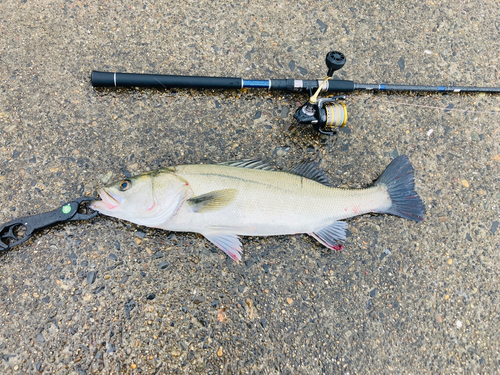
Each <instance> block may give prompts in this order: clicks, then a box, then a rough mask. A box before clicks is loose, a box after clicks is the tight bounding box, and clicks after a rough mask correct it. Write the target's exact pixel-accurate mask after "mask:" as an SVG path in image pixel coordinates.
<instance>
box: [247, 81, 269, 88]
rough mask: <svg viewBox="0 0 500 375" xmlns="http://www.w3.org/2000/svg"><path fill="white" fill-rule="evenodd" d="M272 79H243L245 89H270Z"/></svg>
mask: <svg viewBox="0 0 500 375" xmlns="http://www.w3.org/2000/svg"><path fill="white" fill-rule="evenodd" d="M270 83H271V82H270V80H268V79H266V80H265V81H263V80H259V81H257V80H248V79H244V80H243V88H244V89H262V88H265V89H268V88H269V87H270Z"/></svg>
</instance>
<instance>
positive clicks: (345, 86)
mask: <svg viewBox="0 0 500 375" xmlns="http://www.w3.org/2000/svg"><path fill="white" fill-rule="evenodd" d="M353 91H354V82H353V81H344V80H335V79H333V80H332V79H331V80H329V81H328V90H327V92H353Z"/></svg>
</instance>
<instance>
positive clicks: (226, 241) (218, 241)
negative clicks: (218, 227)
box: [202, 233, 243, 262]
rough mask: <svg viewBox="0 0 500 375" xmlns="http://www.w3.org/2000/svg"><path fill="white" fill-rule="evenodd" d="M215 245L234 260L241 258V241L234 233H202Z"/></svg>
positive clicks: (237, 260)
mask: <svg viewBox="0 0 500 375" xmlns="http://www.w3.org/2000/svg"><path fill="white" fill-rule="evenodd" d="M202 235H203V236H205V238H206V239H207V240H209V241H210V242H212V243H213V244H214V245H215V246H217V247H218V248H219V249H221V250H222V251H223V252H225V253H226V254H227V255H229V256H230V257H231V259H233V260H234V261H236V262H239V260H240V259H241V252H242V251H243V250H241V242H240V240H239V239H238V236H237V235H236V234H234V233H202Z"/></svg>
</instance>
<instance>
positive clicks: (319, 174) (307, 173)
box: [288, 160, 332, 186]
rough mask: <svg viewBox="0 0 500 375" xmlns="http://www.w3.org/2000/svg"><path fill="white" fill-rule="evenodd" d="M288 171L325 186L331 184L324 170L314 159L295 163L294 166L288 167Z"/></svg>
mask: <svg viewBox="0 0 500 375" xmlns="http://www.w3.org/2000/svg"><path fill="white" fill-rule="evenodd" d="M288 173H292V174H295V175H297V176H302V177H305V178H308V179H309V180H313V181H316V182H319V183H320V184H323V185H326V186H332V184H331V182H330V178H329V177H328V175H327V174H326V172H325V171H324V170H322V169H321V168H320V167H319V164H318V163H317V162H315V161H314V160H306V161H303V162H302V163H300V164H297V165H296V166H295V167H293V168H292V169H290V170H289V171H288Z"/></svg>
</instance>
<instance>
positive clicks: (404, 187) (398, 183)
mask: <svg viewBox="0 0 500 375" xmlns="http://www.w3.org/2000/svg"><path fill="white" fill-rule="evenodd" d="M413 171H414V169H413V166H412V165H411V162H410V160H409V159H408V157H407V156H406V155H401V156H398V157H397V158H396V159H394V160H393V161H392V162H391V164H389V166H388V167H387V168H386V170H385V171H384V173H382V175H381V176H380V177H379V179H378V180H377V181H376V182H375V185H378V186H385V188H386V189H387V192H388V193H389V197H390V199H391V203H392V204H391V206H390V207H389V208H388V209H385V210H383V211H380V212H378V213H385V214H391V215H396V216H400V217H403V218H405V219H408V220H413V221H422V220H424V216H425V206H424V203H423V202H422V199H420V197H419V196H418V194H417V192H416V191H415V181H414V175H413Z"/></svg>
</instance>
